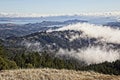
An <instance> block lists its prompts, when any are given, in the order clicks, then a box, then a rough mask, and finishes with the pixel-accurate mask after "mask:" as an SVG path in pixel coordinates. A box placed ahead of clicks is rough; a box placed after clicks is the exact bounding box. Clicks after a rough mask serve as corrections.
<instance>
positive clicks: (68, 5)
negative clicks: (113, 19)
mask: <svg viewBox="0 0 120 80" xmlns="http://www.w3.org/2000/svg"><path fill="white" fill-rule="evenodd" d="M119 10H120V0H0V12H7V13H9V12H10V13H40V14H69V13H70V14H75V13H86V12H108V11H109V12H110V11H119Z"/></svg>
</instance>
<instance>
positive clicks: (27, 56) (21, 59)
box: [0, 44, 120, 75]
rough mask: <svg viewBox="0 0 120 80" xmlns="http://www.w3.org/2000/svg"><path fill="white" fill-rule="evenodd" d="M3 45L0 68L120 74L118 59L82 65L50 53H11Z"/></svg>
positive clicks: (0, 50)
mask: <svg viewBox="0 0 120 80" xmlns="http://www.w3.org/2000/svg"><path fill="white" fill-rule="evenodd" d="M10 54H11V52H10V51H8V50H7V49H6V48H5V47H4V46H2V45H1V44H0V70H5V69H18V68H45V67H47V68H56V69H63V68H64V69H73V70H86V71H90V70H93V71H96V72H99V73H104V74H114V75H120V60H117V61H115V62H112V63H110V62H104V63H100V64H92V65H89V66H87V65H82V64H84V63H82V62H81V64H79V63H80V62H79V61H77V60H75V59H72V58H71V59H65V58H64V59H63V58H58V57H55V56H53V55H51V53H47V52H43V53H37V52H31V53H19V54H14V55H13V54H11V55H10Z"/></svg>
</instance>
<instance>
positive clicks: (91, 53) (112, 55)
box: [56, 46, 120, 65]
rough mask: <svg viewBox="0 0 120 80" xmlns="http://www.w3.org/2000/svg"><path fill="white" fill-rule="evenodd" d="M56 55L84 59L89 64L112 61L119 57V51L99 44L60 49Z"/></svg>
mask: <svg viewBox="0 0 120 80" xmlns="http://www.w3.org/2000/svg"><path fill="white" fill-rule="evenodd" d="M56 56H58V57H59V56H67V57H72V58H75V59H78V60H80V61H84V62H85V63H87V64H88V65H89V64H98V63H102V62H105V61H108V62H113V61H116V60H119V59H120V54H119V51H117V50H113V49H109V50H108V49H106V48H102V47H99V46H97V47H96V46H92V47H87V48H84V49H79V50H78V51H75V50H71V51H69V50H64V49H60V50H59V51H58V52H57V53H56Z"/></svg>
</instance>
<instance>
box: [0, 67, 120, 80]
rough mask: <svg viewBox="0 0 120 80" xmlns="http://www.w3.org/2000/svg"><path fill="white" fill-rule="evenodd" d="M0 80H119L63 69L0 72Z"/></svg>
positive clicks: (119, 78)
mask: <svg viewBox="0 0 120 80" xmlns="http://www.w3.org/2000/svg"><path fill="white" fill-rule="evenodd" d="M0 80H120V76H115V75H104V74H100V73H95V72H92V71H91V72H86V71H74V70H64V69H62V70H57V69H19V70H4V71H0Z"/></svg>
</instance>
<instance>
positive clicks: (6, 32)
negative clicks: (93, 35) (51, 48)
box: [0, 19, 87, 39]
mask: <svg viewBox="0 0 120 80" xmlns="http://www.w3.org/2000/svg"><path fill="white" fill-rule="evenodd" d="M78 22H80V23H83V22H87V21H84V20H77V19H75V20H67V21H63V22H58V21H43V22H41V23H28V24H23V25H18V24H12V23H6V24H0V38H1V39H2V38H7V37H11V36H17V37H19V36H25V35H28V34H31V33H35V32H40V31H45V30H48V29H50V28H51V29H54V28H57V27H61V26H65V25H69V24H75V23H78Z"/></svg>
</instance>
